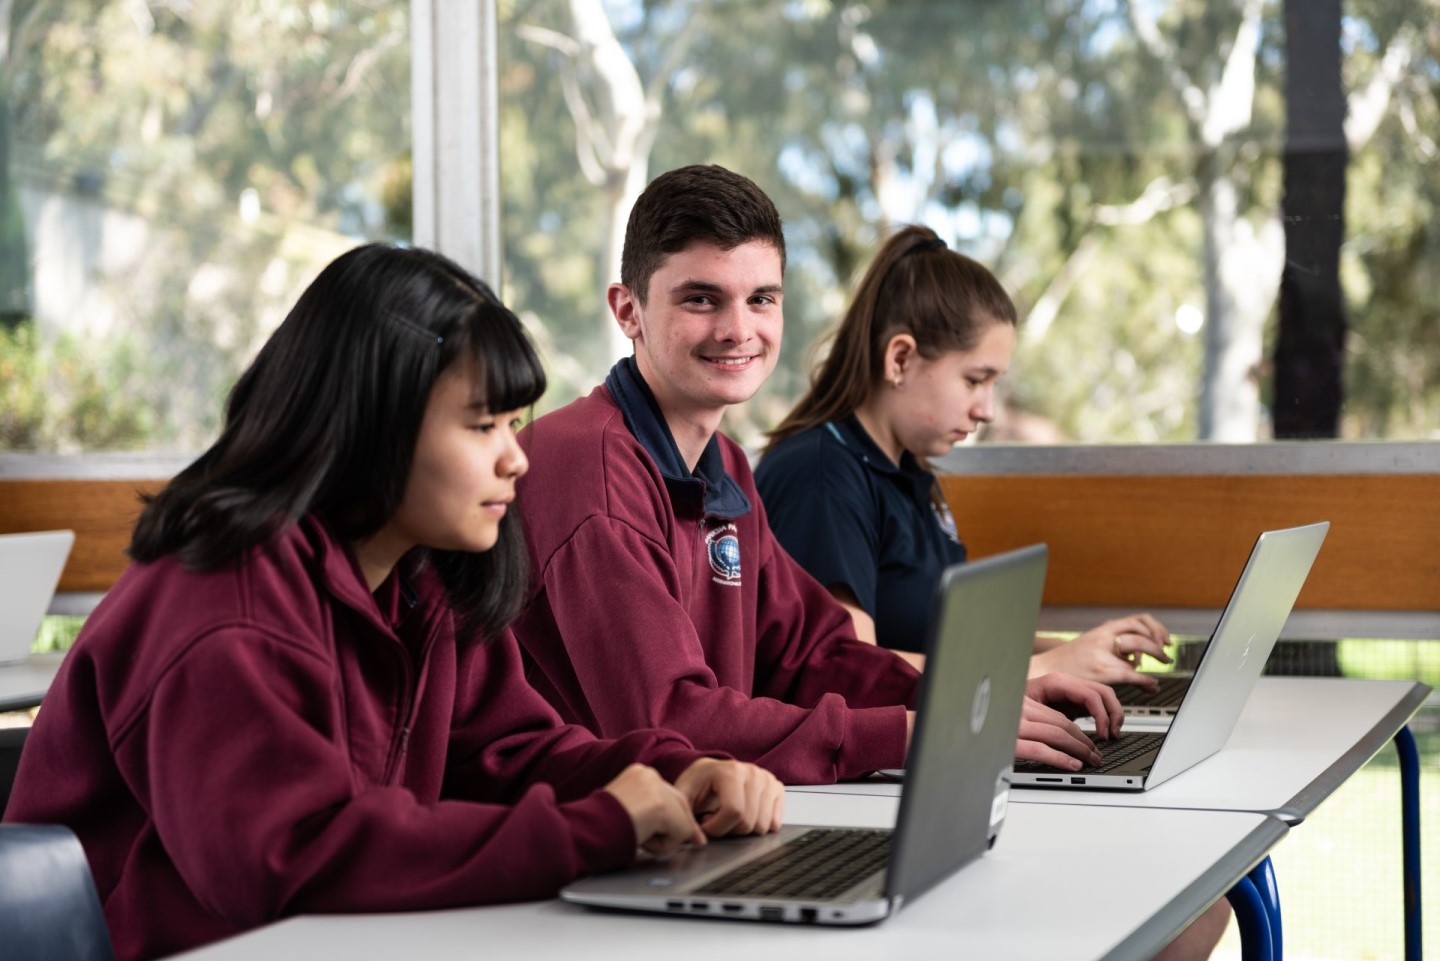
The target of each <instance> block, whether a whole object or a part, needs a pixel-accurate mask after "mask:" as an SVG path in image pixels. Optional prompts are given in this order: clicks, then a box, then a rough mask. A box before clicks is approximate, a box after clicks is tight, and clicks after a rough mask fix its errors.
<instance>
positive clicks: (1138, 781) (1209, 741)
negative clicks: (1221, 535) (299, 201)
mask: <svg viewBox="0 0 1440 961" xmlns="http://www.w3.org/2000/svg"><path fill="white" fill-rule="evenodd" d="M1329 529H1330V524H1329V522H1328V521H1322V522H1320V523H1318V524H1310V525H1308V526H1305V527H1292V528H1288V529H1286V530H1279V531H1266V532H1265V533H1263V534H1261V535H1260V537H1259V538H1258V539H1257V540H1256V541H1255V547H1254V549H1253V550H1251V552H1250V559H1249V561H1247V562H1246V564H1245V569H1244V570H1243V571H1242V572H1241V573H1240V580H1239V582H1238V583H1236V585H1235V590H1234V591H1233V592H1232V593H1231V595H1230V602H1229V603H1228V604H1227V605H1226V606H1225V611H1224V613H1222V614H1221V615H1220V622H1219V623H1218V624H1217V625H1216V626H1215V633H1214V634H1213V635H1211V638H1210V643H1209V644H1208V645H1206V647H1205V651H1204V653H1203V654H1202V655H1201V658H1200V663H1199V665H1197V667H1196V669H1195V675H1194V677H1193V678H1192V680H1191V682H1190V687H1189V689H1188V691H1187V692H1186V694H1185V697H1184V699H1183V700H1182V701H1181V703H1180V707H1179V709H1178V710H1176V712H1175V717H1174V719H1173V720H1171V722H1170V726H1169V728H1168V729H1167V730H1166V731H1165V732H1163V733H1152V732H1141V731H1131V732H1125V733H1124V734H1122V735H1121V736H1120V738H1118V739H1117V740H1114V741H1108V742H1106V741H1101V742H1097V746H1098V747H1099V748H1100V751H1101V753H1102V754H1104V756H1105V758H1104V760H1103V761H1102V762H1101V764H1100V765H1098V766H1096V767H1087V768H1082V769H1080V770H1079V771H1062V770H1060V769H1059V768H1053V767H1048V766H1046V765H1043V764H1036V763H1035V762H1032V761H1017V762H1016V764H1015V775H1014V777H1015V780H1014V783H1015V784H1016V785H1017V786H1024V787H1048V788H1063V789H1087V790H1088V789H1093V788H1112V789H1118V790H1122V791H1144V790H1147V789H1149V788H1152V787H1154V786H1155V785H1157V784H1160V783H1162V782H1164V781H1168V780H1169V779H1170V778H1172V777H1174V776H1175V775H1177V774H1179V773H1180V772H1182V771H1185V770H1188V769H1189V768H1191V767H1193V766H1194V765H1196V764H1199V763H1200V762H1201V761H1203V760H1205V759H1206V758H1207V757H1209V756H1210V755H1212V754H1214V753H1215V752H1216V751H1218V750H1220V748H1221V747H1223V746H1224V744H1225V742H1226V741H1227V740H1229V738H1230V732H1231V731H1233V730H1234V729H1235V722H1236V721H1237V720H1239V718H1240V711H1241V710H1242V709H1243V708H1244V707H1245V702H1246V701H1247V700H1248V699H1249V697H1250V691H1251V690H1252V689H1253V688H1254V687H1255V682H1256V680H1258V679H1259V677H1260V672H1261V670H1263V669H1264V667H1265V661H1266V660H1267V659H1268V658H1269V657H1270V651H1271V649H1272V648H1274V646H1275V642H1276V641H1277V640H1279V638H1280V631H1281V630H1282V629H1283V628H1284V627H1285V621H1286V620H1287V619H1288V618H1289V617H1290V609H1291V608H1292V607H1294V605H1295V598H1297V597H1298V596H1299V595H1300V588H1301V587H1302V586H1304V584H1305V578H1306V577H1307V576H1309V574H1310V566H1311V565H1312V564H1313V563H1314V562H1315V555H1316V554H1318V553H1319V552H1320V545H1321V544H1322V543H1323V542H1324V540H1325V534H1326V532H1327V531H1329Z"/></svg>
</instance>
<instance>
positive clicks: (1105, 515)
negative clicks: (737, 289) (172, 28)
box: [0, 474, 1440, 611]
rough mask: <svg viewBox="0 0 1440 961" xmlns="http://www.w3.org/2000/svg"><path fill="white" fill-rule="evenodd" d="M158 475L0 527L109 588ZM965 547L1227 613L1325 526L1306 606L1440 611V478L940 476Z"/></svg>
mask: <svg viewBox="0 0 1440 961" xmlns="http://www.w3.org/2000/svg"><path fill="white" fill-rule="evenodd" d="M164 484H165V480H164V479H158V478H157V479H153V480H69V479H66V480H51V479H14V478H0V533H14V532H19V531H33V530H47V529H52V528H69V529H71V530H73V531H75V535H76V536H75V547H74V550H72V551H71V554H70V560H69V563H68V564H67V565H66V567H65V573H64V575H63V576H62V577H61V580H60V590H61V591H105V590H107V589H108V588H109V587H110V585H111V584H113V583H114V582H115V579H116V578H117V577H119V576H120V572H121V571H123V570H124V569H125V565H126V563H127V559H126V557H125V547H126V545H127V544H128V543H129V541H130V530H131V528H132V526H133V525H134V523H135V518H136V516H137V515H138V514H139V510H140V500H139V498H140V494H141V493H142V492H154V491H158V490H159V489H160V488H161V487H163V486H164ZM941 488H942V490H943V491H944V493H945V496H946V499H947V500H948V501H949V503H950V506H951V509H952V510H953V511H954V513H955V519H956V523H957V525H958V527H959V529H960V531H961V534H962V536H963V537H964V539H965V543H966V545H967V546H968V547H969V548H970V551H971V555H972V556H974V557H983V556H985V555H987V554H994V553H997V552H999V551H1003V550H1007V549H1009V548H1012V547H1019V546H1022V545H1024V544H1031V543H1035V542H1038V541H1044V542H1046V543H1048V544H1049V545H1050V552H1051V555H1050V557H1051V559H1050V575H1049V577H1048V579H1047V581H1046V588H1045V603H1046V604H1049V605H1056V606H1071V605H1073V606H1114V607H1130V606H1141V607H1220V606H1222V605H1223V604H1224V603H1225V599H1226V597H1227V596H1228V595H1229V592H1230V589H1231V588H1232V587H1233V586H1234V583H1235V578H1236V577H1237V576H1238V575H1239V573H1240V568H1241V567H1242V566H1243V565H1244V563H1245V557H1246V555H1247V554H1248V553H1249V550H1250V547H1251V545H1252V544H1253V542H1254V539H1255V536H1256V535H1257V534H1258V533H1259V532H1260V531H1262V530H1267V529H1270V528H1275V527H1287V526H1292V525H1295V524H1306V523H1310V522H1312V521H1317V520H1328V521H1330V525H1331V526H1330V534H1329V537H1328V538H1327V539H1326V541H1325V546H1324V548H1322V549H1321V551H1320V556H1319V558H1318V559H1317V560H1316V562H1315V568H1314V570H1313V571H1312V572H1311V574H1310V579H1309V580H1308V581H1307V582H1306V585H1305V589H1304V591H1302V592H1301V595H1300V599H1299V601H1298V602H1297V607H1300V608H1304V609H1320V610H1392V611H1435V610H1440V475H1437V474H1364V475H1299V476H1289V475H1273V474H1272V475H1260V476H1245V475H1182V476H1168V475H1146V476H1076V475H1068V474H1067V475H1055V476H1049V475H1003V476H997V475H983V476H959V475H946V476H943V477H942V478H941Z"/></svg>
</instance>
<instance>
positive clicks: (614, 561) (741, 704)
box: [514, 387, 919, 784]
mask: <svg viewBox="0 0 1440 961" xmlns="http://www.w3.org/2000/svg"><path fill="white" fill-rule="evenodd" d="M715 443H718V444H719V447H720V453H721V455H722V457H723V463H724V469H725V472H726V473H727V474H728V475H729V476H730V477H731V478H732V479H733V480H734V481H735V483H736V484H737V485H738V487H739V488H740V490H741V491H743V492H744V494H745V495H746V496H747V497H748V498H749V500H750V503H751V505H753V506H752V509H751V510H750V511H749V512H747V513H745V514H743V515H742V516H737V517H730V518H723V517H719V518H717V517H710V516H707V514H706V512H705V507H704V503H703V498H702V496H700V494H699V493H698V492H697V491H698V490H699V489H700V488H702V486H703V485H699V484H696V483H695V482H693V481H687V482H685V483H683V484H680V485H676V484H673V483H671V484H667V480H666V478H665V477H664V476H663V475H662V474H661V472H660V469H659V468H658V467H657V466H656V463H655V461H654V459H653V458H652V457H651V456H650V455H649V453H647V451H646V449H645V447H644V446H643V445H642V444H641V443H640V441H639V440H637V439H636V437H635V435H634V434H632V432H631V431H630V429H629V428H628V427H627V425H626V423H625V419H624V417H623V416H622V413H621V409H620V407H619V406H618V405H617V404H616V402H615V401H614V400H613V399H612V398H611V395H610V394H609V392H608V391H607V390H606V389H605V388H604V387H597V388H596V389H595V390H594V391H593V392H592V393H591V394H590V395H589V396H588V397H585V398H581V399H580V400H577V401H575V402H574V403H572V404H570V405H569V406H567V407H564V408H562V409H561V410H558V411H555V412H553V413H550V414H547V415H545V416H544V417H541V418H539V419H538V420H536V421H535V423H534V424H532V425H530V426H529V427H527V428H526V429H525V430H524V431H523V432H522V434H521V444H522V446H523V447H524V448H525V451H526V454H527V455H528V457H529V459H530V470H529V472H528V473H527V474H526V475H525V476H524V477H523V478H521V480H520V484H519V492H518V496H517V498H516V504H517V505H518V507H519V509H520V513H521V516H522V517H523V518H524V521H525V532H526V540H527V542H528V544H529V548H530V551H531V558H532V562H533V587H534V590H535V595H534V596H533V597H532V598H531V600H530V603H529V604H528V605H527V607H526V610H525V611H524V612H523V613H522V614H521V615H520V617H519V619H517V620H516V622H515V625H514V631H515V636H516V639H517V640H518V641H519V643H520V645H521V648H522V649H523V650H524V652H525V657H526V669H527V677H528V678H529V680H530V682H531V683H532V684H533V685H534V686H535V688H536V689H537V690H539V691H540V692H541V693H542V694H544V695H545V696H546V697H547V698H548V699H549V700H550V703H551V704H552V705H554V706H555V708H556V709H557V710H558V711H559V712H560V715H561V716H562V717H563V718H565V719H566V720H567V721H572V722H575V723H579V724H584V725H585V726H586V727H588V728H590V729H591V730H592V731H594V732H596V733H597V734H599V735H601V736H603V737H615V736H617V735H620V734H623V733H625V732H627V731H632V730H635V729H637V728H644V727H664V728H668V729H670V730H675V731H679V732H680V733H681V734H683V735H685V736H686V737H687V738H689V739H690V740H691V741H692V742H693V743H694V744H695V745H696V746H697V747H698V748H701V749H702V750H720V751H726V752H729V753H730V754H733V755H734V756H735V757H736V758H739V759H740V760H744V761H753V762H755V763H757V764H760V765H763V766H764V767H767V768H769V769H770V770H771V771H773V772H774V773H775V775H776V776H777V777H779V778H780V779H781V780H782V781H785V782H786V783H789V784H820V783H829V782H833V781H835V780H837V779H841V778H853V777H859V776H861V775H863V774H866V773H868V772H870V771H873V770H876V769H878V768H886V767H900V766H902V765H903V764H904V761H905V707H906V706H907V705H911V704H912V703H913V700H914V697H915V689H916V682H917V680H918V678H919V675H918V674H917V673H916V672H915V670H914V669H913V668H912V667H910V666H909V665H908V664H906V663H905V662H904V661H903V660H901V659H900V658H899V657H897V656H896V655H895V654H893V653H892V652H890V651H887V650H885V649H883V648H879V647H876V646H875V645H873V644H865V643H862V642H860V641H857V640H855V639H854V638H855V634H854V626H853V622H852V621H851V619H850V615H849V613H848V612H847V611H846V610H845V609H844V608H843V607H841V606H840V605H839V604H838V603H836V601H835V600H834V598H832V597H831V596H830V595H829V593H828V592H826V590H825V589H824V588H823V587H821V586H820V584H819V583H817V582H816V581H815V580H814V578H812V577H810V575H809V574H807V573H805V571H804V570H803V569H802V568H801V567H800V566H799V565H798V564H796V563H795V561H794V560H792V559H791V558H790V556H789V555H788V554H786V553H785V551H784V549H782V548H781V547H780V545H779V544H778V543H777V542H776V540H775V538H774V535H772V534H771V533H770V527H769V524H768V523H767V522H766V520H765V512H764V509H763V508H762V507H761V505H760V498H759V495H758V494H757V493H756V492H755V482H754V479H753V477H752V476H751V473H750V467H749V464H748V463H747V462H746V459H745V454H744V452H743V451H742V450H741V449H740V448H739V447H738V446H737V445H736V444H735V443H734V442H732V441H731V440H729V438H726V437H724V436H723V435H718V434H717V435H716V437H715ZM726 542H728V543H726Z"/></svg>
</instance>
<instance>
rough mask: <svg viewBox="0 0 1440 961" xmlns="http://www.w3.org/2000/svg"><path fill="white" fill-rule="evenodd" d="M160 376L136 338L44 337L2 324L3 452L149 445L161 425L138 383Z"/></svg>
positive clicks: (30, 329) (29, 329) (0, 436)
mask: <svg viewBox="0 0 1440 961" xmlns="http://www.w3.org/2000/svg"><path fill="white" fill-rule="evenodd" d="M155 381H156V378H155V377H154V371H152V370H150V369H148V368H147V366H146V365H145V364H144V363H143V360H142V355H141V352H140V351H139V350H138V349H137V347H136V345H135V343H134V341H133V340H130V339H122V340H116V341H107V342H100V343H95V342H86V341H82V340H80V339H78V338H76V337H72V336H67V335H62V336H60V337H58V338H55V339H54V340H50V341H42V340H41V338H40V337H39V336H37V335H36V333H35V327H34V325H33V324H32V323H29V322H26V323H22V324H20V325H18V326H17V327H15V328H13V329H9V330H7V329H5V328H0V449H3V450H48V451H53V450H59V451H66V450H86V449H105V450H129V449H133V448H136V447H139V446H142V445H143V444H145V443H146V442H148V441H149V440H151V439H152V438H153V437H154V435H155V433H156V424H155V418H154V409H153V406H152V403H151V401H150V399H149V398H147V397H145V396H144V394H143V393H142V392H141V391H140V390H139V389H138V388H139V386H140V385H143V384H154V383H155ZM152 389H153V388H152Z"/></svg>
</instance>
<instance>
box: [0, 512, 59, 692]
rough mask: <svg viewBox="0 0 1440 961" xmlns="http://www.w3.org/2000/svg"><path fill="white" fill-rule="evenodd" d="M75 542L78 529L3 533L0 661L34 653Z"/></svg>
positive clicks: (0, 543)
mask: <svg viewBox="0 0 1440 961" xmlns="http://www.w3.org/2000/svg"><path fill="white" fill-rule="evenodd" d="M74 543H75V532H74V531H40V532H38V533H35V534H0V664H13V663H14V662H16V661H23V660H25V658H27V657H29V656H30V647H31V645H32V644H34V643H35V635H36V633H37V632H38V631H39V630H40V622H41V621H42V620H43V619H44V617H45V612H46V611H47V610H49V609H50V598H52V597H54V596H55V587H56V585H58V584H59V583H60V572H61V571H63V570H64V569H65V558H67V557H69V556H70V545H72V544H74Z"/></svg>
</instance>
